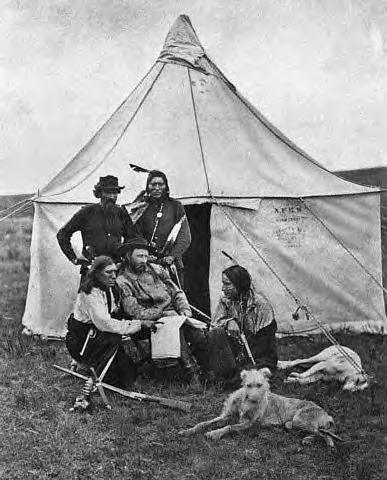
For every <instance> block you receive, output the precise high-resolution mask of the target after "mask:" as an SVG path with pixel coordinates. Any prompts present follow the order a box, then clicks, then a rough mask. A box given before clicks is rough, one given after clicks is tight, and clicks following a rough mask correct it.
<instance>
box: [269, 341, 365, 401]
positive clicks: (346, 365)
mask: <svg viewBox="0 0 387 480" xmlns="http://www.w3.org/2000/svg"><path fill="white" fill-rule="evenodd" d="M305 364H312V366H311V367H310V368H309V369H308V370H306V371H305V372H303V373H297V372H292V373H290V375H289V376H288V377H287V379H286V380H285V383H300V384H305V383H313V382H317V381H318V380H326V381H328V380H336V381H339V382H340V383H343V384H344V385H343V390H349V391H350V392H356V391H358V390H364V389H365V388H367V387H368V385H369V378H368V376H367V374H366V373H365V372H364V371H363V369H362V366H361V360H360V357H359V355H358V354H357V353H355V352H354V351H353V350H351V349H350V348H348V347H343V346H341V345H339V346H338V347H337V346H335V345H333V346H331V347H328V348H325V349H324V350H322V351H321V352H320V353H318V354H317V355H314V356H313V357H310V358H305V359H297V360H290V361H279V362H278V368H279V369H281V370H285V369H288V368H292V367H295V366H296V365H305Z"/></svg>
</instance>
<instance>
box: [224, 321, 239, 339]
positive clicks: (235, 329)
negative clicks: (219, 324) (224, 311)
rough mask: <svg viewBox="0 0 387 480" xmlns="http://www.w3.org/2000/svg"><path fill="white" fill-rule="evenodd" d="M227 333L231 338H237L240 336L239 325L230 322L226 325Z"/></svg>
mask: <svg viewBox="0 0 387 480" xmlns="http://www.w3.org/2000/svg"><path fill="white" fill-rule="evenodd" d="M227 332H228V333H229V334H230V335H231V336H232V337H238V336H239V334H240V329H239V325H238V324H237V322H236V321H235V320H230V321H229V322H228V324H227Z"/></svg>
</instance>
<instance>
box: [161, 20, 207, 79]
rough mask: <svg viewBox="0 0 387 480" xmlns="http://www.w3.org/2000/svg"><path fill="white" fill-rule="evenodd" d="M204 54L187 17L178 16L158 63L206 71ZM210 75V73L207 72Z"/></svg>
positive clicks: (166, 39)
mask: <svg viewBox="0 0 387 480" xmlns="http://www.w3.org/2000/svg"><path fill="white" fill-rule="evenodd" d="M205 56H206V52H205V51H204V48H203V46H202V44H201V43H200V40H199V38H198V36H197V34H196V32H195V30H194V28H193V26H192V23H191V20H190V18H189V17H188V15H179V16H178V17H177V19H176V20H175V22H174V24H173V25H172V27H171V28H170V30H169V32H168V34H167V36H166V38H165V42H164V46H163V49H162V51H161V53H160V56H159V58H158V61H161V62H165V63H177V64H181V65H184V66H190V67H193V68H197V69H199V70H207V68H208V62H207V61H206V60H205V58H204V57H205ZM208 73H212V72H208Z"/></svg>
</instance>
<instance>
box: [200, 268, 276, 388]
mask: <svg viewBox="0 0 387 480" xmlns="http://www.w3.org/2000/svg"><path fill="white" fill-rule="evenodd" d="M222 292H223V295H222V297H221V298H220V300H219V303H218V306H217V308H216V311H215V315H214V316H213V318H212V322H211V331H210V336H209V337H210V339H209V341H210V350H211V352H212V358H211V364H212V369H213V370H215V373H217V372H216V370H218V372H221V376H224V377H232V376H233V374H235V373H239V372H238V370H240V369H241V368H243V367H244V366H246V364H249V363H250V364H252V361H251V359H250V358H249V355H248V352H247V349H246V346H245V345H244V344H243V342H242V339H241V334H244V335H245V337H246V341H247V344H248V346H249V348H250V350H251V354H252V356H253V358H254V361H255V364H256V367H257V368H264V367H268V368H270V369H271V370H273V369H275V368H276V366H277V361H278V356H277V347H276V339H275V333H276V331H277V323H276V321H275V318H274V312H273V308H272V306H271V305H270V303H269V301H268V300H267V299H266V297H265V296H264V295H263V294H262V293H259V292H255V291H253V289H252V288H251V277H250V274H249V272H248V271H247V270H246V269H245V268H243V267H241V266H240V265H233V266H231V267H229V268H227V269H226V270H224V271H223V272H222ZM222 355H223V358H220V357H222ZM217 356H218V357H219V358H216V357H217ZM226 364H227V366H226ZM238 382H239V377H238Z"/></svg>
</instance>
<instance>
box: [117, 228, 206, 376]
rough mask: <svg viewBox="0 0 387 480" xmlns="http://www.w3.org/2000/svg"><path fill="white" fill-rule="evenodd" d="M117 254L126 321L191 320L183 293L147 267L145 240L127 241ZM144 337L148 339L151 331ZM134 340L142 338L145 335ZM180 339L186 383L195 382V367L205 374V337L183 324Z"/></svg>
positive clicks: (161, 271) (164, 272)
mask: <svg viewBox="0 0 387 480" xmlns="http://www.w3.org/2000/svg"><path fill="white" fill-rule="evenodd" d="M119 253H120V254H121V256H122V257H123V263H122V266H121V270H120V272H119V275H118V277H117V286H118V288H119V291H120V302H121V307H122V309H123V313H124V315H125V317H127V318H132V319H136V320H141V321H143V322H144V321H147V322H153V323H156V322H157V320H159V319H160V318H162V317H167V316H176V315H182V316H185V317H191V315H192V312H191V308H190V306H189V303H188V300H187V297H186V296H185V293H184V292H183V291H182V290H180V289H179V288H178V287H177V286H176V285H175V284H174V283H173V281H172V280H171V278H170V276H169V274H168V272H167V270H166V269H164V268H163V267H161V266H160V265H156V264H153V263H149V246H148V242H147V241H146V240H145V239H144V238H142V237H137V238H133V239H131V240H129V241H128V242H127V243H125V244H123V245H122V246H121V247H120V249H119ZM145 337H147V338H150V330H148V333H147V334H146V335H145ZM137 338H144V332H143V331H142V332H141V334H140V335H138V336H137ZM180 339H181V358H180V363H181V364H182V367H183V368H184V370H185V372H186V374H187V376H188V378H189V380H191V381H196V380H197V379H198V373H199V368H198V365H197V363H198V364H199V366H200V368H201V370H202V372H203V373H204V372H205V371H206V370H207V343H206V338H205V334H204V332H203V331H202V330H201V329H199V328H195V327H193V326H191V325H188V324H187V323H184V324H183V325H182V327H181V329H180ZM187 342H189V344H190V348H188V345H187ZM191 352H192V354H193V355H191ZM195 360H196V361H195ZM196 362H197V363H196Z"/></svg>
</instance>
